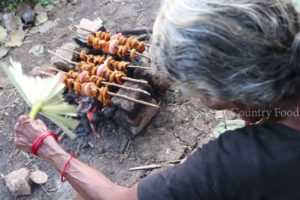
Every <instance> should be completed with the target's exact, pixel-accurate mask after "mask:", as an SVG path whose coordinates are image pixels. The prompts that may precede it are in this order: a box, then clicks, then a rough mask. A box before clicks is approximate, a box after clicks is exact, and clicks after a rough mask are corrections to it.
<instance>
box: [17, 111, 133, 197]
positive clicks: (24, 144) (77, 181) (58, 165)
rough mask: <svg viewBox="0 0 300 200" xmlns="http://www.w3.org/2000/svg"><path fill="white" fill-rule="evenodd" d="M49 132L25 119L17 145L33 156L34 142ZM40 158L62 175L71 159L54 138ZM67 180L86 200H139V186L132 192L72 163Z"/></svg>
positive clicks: (43, 147) (44, 146)
mask: <svg viewBox="0 0 300 200" xmlns="http://www.w3.org/2000/svg"><path fill="white" fill-rule="evenodd" d="M47 131H48V129H47V127H46V126H45V125H44V123H43V122H42V121H39V120H37V121H32V120H29V119H28V118H27V117H25V116H22V117H20V119H19V122H18V123H17V125H16V127H15V139H14V143H15V145H16V146H17V147H18V148H19V149H22V150H24V151H27V152H31V145H32V143H33V141H34V140H35V139H36V138H37V137H38V136H39V135H41V134H42V133H44V132H47ZM38 154H39V156H40V157H41V158H42V159H44V160H46V161H47V162H49V163H50V165H52V166H53V167H54V168H55V169H57V170H58V171H59V172H61V171H62V170H63V168H64V165H65V163H66V162H67V160H68V159H69V158H70V155H69V154H68V153H67V152H66V151H64V150H63V149H62V148H61V147H60V146H59V144H57V143H56V141H55V140H54V139H53V138H52V137H48V138H46V139H45V140H44V141H43V143H42V145H41V146H40V148H39V151H38ZM65 177H66V179H67V180H68V182H69V183H70V184H71V185H72V186H73V187H74V189H75V190H76V191H77V192H78V193H79V194H80V195H81V196H82V197H83V198H85V199H86V200H94V199H95V200H123V199H126V200H137V185H134V186H133V187H131V188H126V187H122V186H118V185H116V184H114V183H113V182H111V181H110V180H109V179H108V178H106V177H105V176H104V175H102V174H101V173H99V172H98V171H96V170H95V169H93V168H91V167H89V166H88V165H86V164H84V163H82V162H80V161H79V160H77V159H75V158H74V159H72V160H71V162H70V165H69V166H68V168H67V171H66V175H65Z"/></svg>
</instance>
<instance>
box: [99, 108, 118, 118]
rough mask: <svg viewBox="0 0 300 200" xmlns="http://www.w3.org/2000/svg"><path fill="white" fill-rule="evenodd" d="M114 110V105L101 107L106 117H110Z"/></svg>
mask: <svg viewBox="0 0 300 200" xmlns="http://www.w3.org/2000/svg"><path fill="white" fill-rule="evenodd" d="M115 112H116V107H114V106H111V107H108V108H103V109H102V113H103V115H104V117H105V118H106V119H111V118H112V117H113V116H114V114H115Z"/></svg>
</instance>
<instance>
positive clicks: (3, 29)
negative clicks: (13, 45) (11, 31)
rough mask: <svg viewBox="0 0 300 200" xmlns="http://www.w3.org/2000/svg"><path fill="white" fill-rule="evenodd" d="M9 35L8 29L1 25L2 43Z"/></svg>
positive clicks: (0, 35) (0, 36) (0, 40)
mask: <svg viewBox="0 0 300 200" xmlns="http://www.w3.org/2000/svg"><path fill="white" fill-rule="evenodd" d="M6 36H7V30H6V29H5V28H3V26H1V25H0V43H2V42H4V40H5V39H6Z"/></svg>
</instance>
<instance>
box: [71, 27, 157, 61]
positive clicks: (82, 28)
mask: <svg viewBox="0 0 300 200" xmlns="http://www.w3.org/2000/svg"><path fill="white" fill-rule="evenodd" d="M75 27H76V28H77V29H81V30H84V31H87V32H90V33H92V34H94V35H95V34H96V33H97V32H95V31H93V30H90V29H87V28H84V27H81V26H76V25H75ZM79 37H81V38H82V39H85V40H87V37H83V36H79ZM144 45H145V46H147V47H150V45H149V44H145V43H144ZM128 52H129V53H131V51H128ZM136 54H137V55H138V56H141V57H144V58H147V59H149V60H151V58H149V57H148V56H145V55H143V54H141V53H139V52H136Z"/></svg>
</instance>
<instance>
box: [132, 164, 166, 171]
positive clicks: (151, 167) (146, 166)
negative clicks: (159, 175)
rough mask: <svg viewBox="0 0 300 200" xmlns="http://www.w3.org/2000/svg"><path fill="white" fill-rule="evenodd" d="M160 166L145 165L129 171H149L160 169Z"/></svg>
mask: <svg viewBox="0 0 300 200" xmlns="http://www.w3.org/2000/svg"><path fill="white" fill-rule="evenodd" d="M162 167H163V166H162V165H155V164H154V165H145V166H140V167H134V168H130V169H129V171H138V170H150V169H158V168H162Z"/></svg>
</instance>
